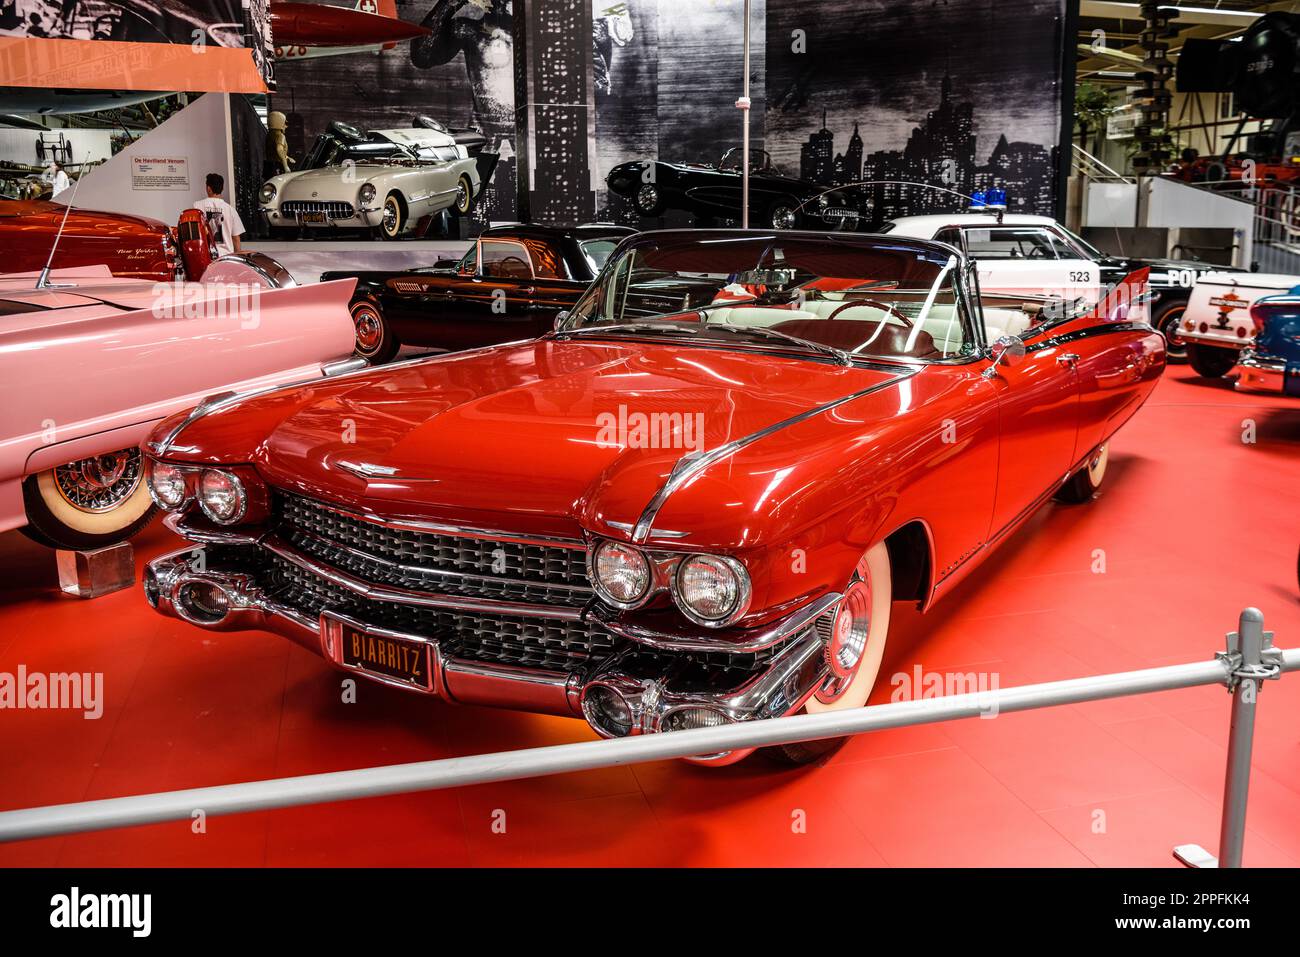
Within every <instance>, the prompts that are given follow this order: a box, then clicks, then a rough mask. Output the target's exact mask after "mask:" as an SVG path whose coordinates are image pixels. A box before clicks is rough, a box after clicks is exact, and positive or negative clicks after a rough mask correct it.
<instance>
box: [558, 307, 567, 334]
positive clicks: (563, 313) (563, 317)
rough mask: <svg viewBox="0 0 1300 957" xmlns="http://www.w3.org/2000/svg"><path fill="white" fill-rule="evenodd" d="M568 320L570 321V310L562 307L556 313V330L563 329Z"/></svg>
mask: <svg viewBox="0 0 1300 957" xmlns="http://www.w3.org/2000/svg"><path fill="white" fill-rule="evenodd" d="M568 321H569V310H568V309H561V310H560V311H559V312H557V313H556V314H555V324H554V328H555V331H556V332H559V331H560V330H561V329H563V328H564V324H565V323H566V322H568Z"/></svg>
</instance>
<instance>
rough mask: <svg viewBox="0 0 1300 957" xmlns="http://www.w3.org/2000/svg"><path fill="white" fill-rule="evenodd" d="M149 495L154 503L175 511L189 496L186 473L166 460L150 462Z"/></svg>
mask: <svg viewBox="0 0 1300 957" xmlns="http://www.w3.org/2000/svg"><path fill="white" fill-rule="evenodd" d="M149 495H150V497H152V498H153V501H154V504H155V505H157V506H158V507H159V508H161V509H166V510H167V511H169V512H170V511H175V510H176V509H178V508H180V507H181V506H182V505H184V504H185V500H186V499H187V498H189V489H188V488H186V485H185V473H184V472H183V471H182V470H181V469H178V468H177V467H176V466H174V465H168V464H167V463H166V462H151V463H149Z"/></svg>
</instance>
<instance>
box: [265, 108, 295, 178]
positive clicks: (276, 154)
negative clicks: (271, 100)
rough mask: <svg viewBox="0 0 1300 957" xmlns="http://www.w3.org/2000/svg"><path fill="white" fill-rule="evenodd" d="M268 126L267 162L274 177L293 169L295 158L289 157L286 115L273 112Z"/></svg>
mask: <svg viewBox="0 0 1300 957" xmlns="http://www.w3.org/2000/svg"><path fill="white" fill-rule="evenodd" d="M266 126H267V130H266V160H267V163H268V165H269V166H270V167H271V169H272V175H279V174H280V173H287V172H289V171H290V170H291V169H292V168H293V157H292V156H290V155H289V141H288V140H287V139H285V136H284V128H285V126H286V120H285V116H284V114H283V113H281V112H280V111H279V110H273V111H272V112H271V113H269V114H268V115H267V117H266Z"/></svg>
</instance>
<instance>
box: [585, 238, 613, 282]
mask: <svg viewBox="0 0 1300 957" xmlns="http://www.w3.org/2000/svg"><path fill="white" fill-rule="evenodd" d="M578 245H579V246H581V247H582V255H583V257H584V258H586V260H587V265H588V266H589V267H590V268H591V274H592V275H593V276H594V275H595V274H596V273H598V272H600V271H601V270H602V269H604V268H605V263H607V262H608V261H609V255H610V253H612V252H613V251H614V250H615V249H616V248H617V247H618V240H617V239H588V240H587V241H586V242H582V243H579V244H578Z"/></svg>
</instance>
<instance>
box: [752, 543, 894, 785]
mask: <svg viewBox="0 0 1300 957" xmlns="http://www.w3.org/2000/svg"><path fill="white" fill-rule="evenodd" d="M892 596H893V576H892V574H891V571H890V565H889V549H888V547H887V546H886V545H885V543H884V542H878V543H877V544H875V545H873V546H872V547H871V548H870V549H869V550H868V551H867V553H866V554H865V555H863V556H862V558H861V559H860V560H859V562H858V567H857V568H856V569H855V570H854V573H853V576H852V578H851V579H850V581H849V583H848V585H847V586H846V588H845V598H844V601H843V602H841V604H840V610H839V611H838V612H837V613H836V621H835V625H834V629H833V631H834V635H833V636H832V639H831V642H830V643H829V644H828V645H827V649H826V654H827V656H828V661H829V663H830V665H831V670H832V674H833V675H835V679H834V680H833V681H832V682H831V683H830V684H828V685H827V686H826V687H824V688H822V689H821V690H819V691H818V692H817V694H815V695H813V697H811V698H809V699H808V702H807V704H805V705H804V707H803V711H804V712H805V713H807V714H820V713H822V712H825V711H843V710H846V709H848V708H861V707H862V706H863V705H865V704H866V703H867V699H868V698H869V697H870V696H871V690H872V689H873V688H874V687H875V686H876V681H877V679H878V678H879V676H880V663H881V661H882V660H883V658H884V654H885V644H886V641H887V639H888V636H889V615H890V611H891V609H892V607H893V597H892ZM846 609H847V610H846ZM864 619H865V620H864ZM847 740H848V739H847V738H829V739H826V740H823V741H804V742H799V743H796V744H783V745H776V746H774V747H771V748H765V749H764V751H765V753H766V754H767V755H768V756H769V757H771V758H773V759H775V760H777V761H778V762H780V763H782V764H796V765H799V764H810V763H812V762H814V761H816V760H818V759H819V758H822V757H825V756H827V755H830V754H832V753H834V752H835V751H838V750H839V749H840V748H841V747H842V746H843V745H844V742H845V741H847Z"/></svg>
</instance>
